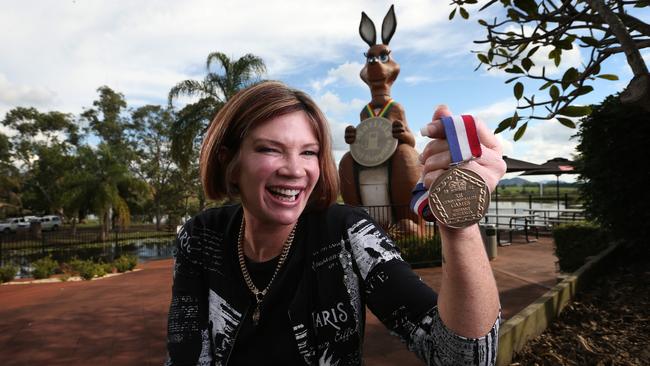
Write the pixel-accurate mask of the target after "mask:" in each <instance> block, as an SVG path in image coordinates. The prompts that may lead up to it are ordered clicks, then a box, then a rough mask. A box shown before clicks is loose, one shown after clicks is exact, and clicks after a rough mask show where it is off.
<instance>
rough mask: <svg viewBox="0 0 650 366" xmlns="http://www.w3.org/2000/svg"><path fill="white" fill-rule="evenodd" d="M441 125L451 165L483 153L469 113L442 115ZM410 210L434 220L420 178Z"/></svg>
mask: <svg viewBox="0 0 650 366" xmlns="http://www.w3.org/2000/svg"><path fill="white" fill-rule="evenodd" d="M440 120H441V121H442V126H443V128H444V129H445V136H446V137H447V143H449V152H450V153H451V162H452V164H451V165H458V164H461V163H463V162H466V161H469V160H471V159H472V158H479V157H481V155H482V154H483V151H482V150H481V143H480V141H479V139H478V133H477V132H476V122H475V121H474V117H472V116H470V115H462V116H451V117H442V118H441V119H440ZM411 210H413V212H415V213H416V214H417V215H418V216H420V217H422V218H423V219H424V220H426V221H434V219H435V218H434V216H433V213H431V210H429V196H428V189H427V188H426V187H425V186H424V183H423V181H422V178H420V181H419V182H418V183H417V184H416V185H415V188H413V191H411Z"/></svg>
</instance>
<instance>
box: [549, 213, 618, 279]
mask: <svg viewBox="0 0 650 366" xmlns="http://www.w3.org/2000/svg"><path fill="white" fill-rule="evenodd" d="M553 239H554V240H555V255H556V256H557V259H558V264H559V265H560V271H562V272H573V271H575V270H577V269H578V268H580V267H581V266H582V265H583V264H584V263H585V259H586V258H587V257H589V256H591V255H595V254H598V253H599V252H600V251H602V250H603V249H605V248H606V247H607V244H608V241H607V235H605V232H604V231H603V230H602V229H601V228H600V226H598V225H595V224H593V223H582V224H577V223H576V224H567V225H561V226H559V227H557V228H555V229H553Z"/></svg>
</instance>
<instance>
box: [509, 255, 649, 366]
mask: <svg viewBox="0 0 650 366" xmlns="http://www.w3.org/2000/svg"><path fill="white" fill-rule="evenodd" d="M622 251H623V253H622V254H621V255H619V256H618V257H617V258H616V259H614V260H613V261H612V264H611V266H610V270H608V271H605V272H603V273H602V274H601V275H600V276H599V277H598V278H597V279H595V280H594V282H593V283H592V284H591V285H589V286H588V287H587V288H586V289H584V291H582V292H580V293H578V295H577V297H576V300H575V301H573V302H571V303H570V304H569V305H568V306H567V307H566V308H565V309H564V311H563V312H562V314H561V315H560V316H559V318H558V319H556V321H554V322H553V323H552V324H551V325H550V326H549V327H548V329H547V330H546V331H544V333H542V334H541V335H540V336H538V337H537V338H534V339H532V340H530V341H528V342H527V344H526V346H525V347H524V348H523V349H522V350H521V351H520V352H518V353H517V354H516V355H515V357H514V358H513V363H511V365H513V366H514V365H522V366H524V365H650V292H649V291H648V288H650V270H649V269H648V265H647V264H648V255H647V253H644V254H643V255H641V254H640V253H638V252H634V253H630V252H629V251H626V250H625V249H623V250H622Z"/></svg>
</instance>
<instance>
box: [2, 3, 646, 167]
mask: <svg viewBox="0 0 650 366" xmlns="http://www.w3.org/2000/svg"><path fill="white" fill-rule="evenodd" d="M393 3H394V4H395V11H396V15H397V23H398V24H397V31H396V33H395V35H394V37H393V39H392V41H391V42H390V46H391V48H392V56H393V57H394V59H395V60H396V61H397V62H398V63H399V64H400V66H401V73H400V76H399V78H398V79H397V81H396V82H395V84H394V85H393V89H392V96H393V98H394V99H395V100H396V101H398V102H400V103H401V104H402V105H403V106H404V108H405V110H406V116H407V120H408V124H409V126H410V128H411V130H413V131H414V132H416V131H419V129H420V128H421V127H422V126H423V125H424V124H425V123H427V122H428V121H429V120H430V119H431V115H432V113H433V110H434V109H435V107H436V105H438V104H442V103H444V104H447V105H449V106H450V108H451V109H452V111H454V112H458V113H472V114H475V115H478V116H479V117H481V118H482V119H483V120H484V121H485V122H486V123H487V124H488V126H490V127H491V128H492V129H494V128H496V125H497V123H498V122H499V121H501V120H502V119H503V118H505V117H507V116H509V115H511V114H512V112H513V110H514V106H515V105H516V102H515V99H514V98H513V96H512V85H506V84H504V83H503V81H504V80H505V79H507V78H508V76H507V75H504V74H500V73H495V72H488V71H486V70H484V69H482V70H478V71H474V69H475V67H476V65H477V59H476V56H475V55H474V54H472V53H471V52H470V51H471V50H477V49H479V47H480V46H478V45H476V44H473V43H472V41H473V40H476V39H480V38H481V37H482V36H483V33H482V28H481V27H480V26H479V25H478V24H477V20H478V19H479V17H480V18H491V17H492V16H494V15H497V14H496V13H492V14H487V13H486V14H482V13H479V14H477V13H476V9H474V11H471V12H470V13H471V17H470V20H467V21H465V20H462V19H460V18H458V19H454V20H453V21H449V20H448V18H447V17H448V14H449V12H450V11H451V9H452V8H450V7H449V4H448V1H447V0H434V1H424V0H400V1H343V0H331V1H310V0H283V1H269V0H266V1H263V0H250V1H221V0H219V1H217V0H211V1H203V0H191V1H171V0H169V1H167V0H160V1H153V0H139V1H125V0H115V1H89V0H58V1H45V0H44V1H35V0H22V1H10V2H3V4H2V5H1V7H0V9H1V11H0V49H1V50H2V54H3V55H2V57H1V58H0V116H4V114H5V113H6V112H7V111H8V110H10V109H11V108H13V107H16V106H34V107H37V108H38V109H40V110H42V111H47V110H60V111H65V112H72V113H79V112H80V111H82V109H83V108H84V107H88V106H91V105H92V101H93V100H94V99H95V98H96V96H97V94H96V89H97V88H98V87H99V86H102V85H108V86H110V87H111V88H113V89H115V90H117V91H119V92H121V93H123V94H124V95H125V96H126V98H127V101H128V103H129V105H130V106H131V107H137V106H140V105H144V104H165V103H166V98H167V93H168V91H169V89H170V88H171V87H172V86H173V85H174V84H176V83H177V82H179V81H181V80H185V79H201V78H202V77H203V76H204V74H205V69H204V67H205V66H204V64H205V58H206V56H207V55H208V54H209V53H210V52H213V51H221V52H224V53H226V54H228V55H230V56H232V57H235V58H236V57H240V56H241V55H243V54H245V53H253V54H255V55H258V56H260V57H262V58H263V59H264V60H265V61H266V63H267V66H268V73H267V75H266V78H269V79H277V80H282V81H284V82H286V83H288V84H290V85H292V86H294V87H297V88H299V89H302V90H304V91H306V92H307V93H309V94H310V95H311V96H312V97H313V98H314V99H315V100H316V101H317V102H318V103H319V105H320V106H321V108H323V110H324V111H325V113H326V114H327V116H328V118H329V120H330V123H331V130H332V135H333V138H334V141H335V155H336V156H337V157H340V156H341V155H342V154H343V153H344V151H346V150H347V146H346V145H345V143H344V141H343V130H344V129H345V126H347V125H348V124H357V123H358V122H359V120H358V115H359V111H360V110H361V108H362V107H363V105H364V104H365V103H367V102H368V101H369V99H370V92H369V89H368V87H367V86H365V84H363V83H362V81H361V80H360V78H359V76H358V75H359V71H360V70H361V67H362V66H363V62H364V56H363V53H364V52H365V51H366V49H367V45H366V44H365V43H364V42H363V41H362V40H361V38H360V37H359V33H358V27H359V20H360V17H361V11H365V12H366V13H367V14H368V15H369V16H370V18H371V19H373V21H374V22H375V24H376V25H378V26H379V25H380V24H381V21H382V19H383V17H384V15H385V14H386V11H387V10H388V8H389V7H390V5H391V4H393ZM495 10H496V9H495ZM635 15H637V16H638V17H640V18H641V19H644V20H645V21H646V22H648V21H650V16H649V15H648V12H647V11H646V12H644V13H641V14H635ZM378 31H379V30H378ZM643 55H644V58H645V59H646V61H650V52H647V51H646V52H645V53H644V54H643ZM583 57H585V56H583V55H581V54H580V53H579V51H577V50H575V51H573V52H570V53H569V54H566V55H565V59H566V61H567V63H566V64H565V65H564V67H565V68H566V67H569V66H572V65H576V64H579V63H580V61H581V60H582V58H583ZM540 62H541V60H540ZM561 71H562V70H558V71H557V72H561ZM603 71H604V72H608V73H615V74H618V75H619V77H620V80H619V81H600V82H597V83H594V84H593V86H594V87H595V92H594V93H592V94H590V95H588V96H585V97H583V98H581V99H578V104H589V103H595V102H599V101H600V100H602V98H604V97H605V96H606V95H609V94H612V93H616V92H618V91H621V90H622V88H623V87H624V86H625V85H626V84H627V82H628V81H629V79H630V78H631V73H630V71H629V68H628V67H627V64H626V63H625V60H624V59H622V58H617V59H612V60H611V61H608V62H607V64H606V65H605V68H604V70H603ZM525 85H526V89H527V90H532V88H535V85H534V84H532V83H526V82H525ZM0 130H1V131H3V132H5V133H11V131H7V130H6V129H4V128H3V127H0ZM574 133H575V131H574V130H571V129H568V128H565V127H563V126H561V125H560V124H559V123H557V122H554V121H549V122H534V123H533V124H532V125H529V127H528V130H527V132H526V135H525V136H524V138H523V139H521V140H520V141H518V142H516V143H514V142H513V141H512V133H510V132H504V133H502V134H500V136H499V138H500V140H501V141H502V145H503V147H504V154H505V155H508V156H511V157H514V158H517V159H523V160H528V161H532V162H535V163H542V162H544V161H546V160H548V159H551V158H553V157H556V156H563V157H571V155H572V154H574V153H575V145H576V143H577V142H576V141H575V140H572V139H571V136H572V135H573V134H574ZM425 143H426V139H424V138H422V137H419V138H418V142H417V144H418V146H417V148H418V149H421V148H422V147H423V146H424V144H425ZM530 179H531V180H539V179H554V178H553V177H531V178H530ZM563 180H572V179H571V178H570V177H569V176H567V178H566V179H565V178H564V177H563Z"/></svg>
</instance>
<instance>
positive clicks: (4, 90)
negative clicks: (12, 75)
mask: <svg viewBox="0 0 650 366" xmlns="http://www.w3.org/2000/svg"><path fill="white" fill-rule="evenodd" d="M55 96H56V93H55V92H53V91H52V90H49V89H47V88H44V87H42V86H32V85H19V84H16V83H12V82H11V81H9V80H8V79H7V77H6V76H5V75H4V74H1V73H0V104H4V105H11V106H15V105H34V106H43V105H47V104H49V103H51V102H52V101H53V100H54V98H55Z"/></svg>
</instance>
